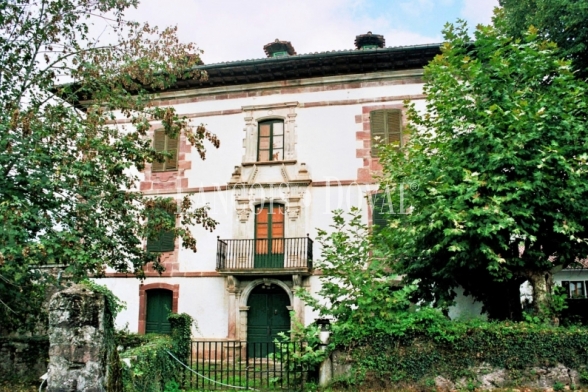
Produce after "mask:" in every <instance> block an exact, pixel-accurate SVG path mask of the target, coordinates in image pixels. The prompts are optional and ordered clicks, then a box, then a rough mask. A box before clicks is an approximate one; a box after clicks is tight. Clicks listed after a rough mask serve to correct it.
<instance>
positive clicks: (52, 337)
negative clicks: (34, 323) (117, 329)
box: [47, 285, 108, 392]
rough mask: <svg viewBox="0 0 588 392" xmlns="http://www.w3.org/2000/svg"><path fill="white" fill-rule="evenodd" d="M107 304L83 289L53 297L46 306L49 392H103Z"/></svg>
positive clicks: (100, 297) (98, 295)
mask: <svg viewBox="0 0 588 392" xmlns="http://www.w3.org/2000/svg"><path fill="white" fill-rule="evenodd" d="M106 312H107V310H106V300H105V298H104V296H103V295H102V294H100V293H95V292H93V291H91V290H90V289H89V288H87V287H86V286H82V285H75V286H72V287H70V288H68V289H66V290H63V291H60V292H58V293H56V294H54V295H53V297H52V298H51V302H50V303H49V369H48V380H47V385H48V387H47V390H48V391H50V392H66V391H67V392H77V391H83V392H102V391H106V388H105V386H106V369H107V357H108V353H107V347H108V344H107V343H108V342H107V341H106V336H108V331H106V328H107V325H106V324H107V321H108V320H107V317H108V316H107V314H106Z"/></svg>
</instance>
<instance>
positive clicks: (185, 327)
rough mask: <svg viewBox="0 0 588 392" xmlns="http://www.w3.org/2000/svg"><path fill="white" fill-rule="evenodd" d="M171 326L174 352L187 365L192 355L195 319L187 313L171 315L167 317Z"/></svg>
mask: <svg viewBox="0 0 588 392" xmlns="http://www.w3.org/2000/svg"><path fill="white" fill-rule="evenodd" d="M167 319H168V320H169V323H170V325H171V331H172V332H171V337H172V341H173V347H172V349H173V350H172V352H173V353H174V354H175V355H176V357H178V358H179V359H180V360H181V361H184V363H187V362H188V360H189V358H190V354H191V353H192V351H191V350H192V346H191V343H192V324H193V323H194V319H193V318H192V317H191V316H190V315H188V314H186V313H180V314H176V313H170V315H169V316H168V317H167Z"/></svg>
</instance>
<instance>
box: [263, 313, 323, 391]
mask: <svg viewBox="0 0 588 392" xmlns="http://www.w3.org/2000/svg"><path fill="white" fill-rule="evenodd" d="M290 319H291V320H292V321H293V323H294V328H293V330H292V331H290V333H289V334H285V333H283V332H280V333H279V339H276V340H275V341H274V342H275V343H276V348H277V349H278V351H277V352H276V353H273V354H271V355H270V358H274V357H275V358H276V359H277V360H279V361H281V363H282V366H285V367H286V369H288V370H289V371H290V372H292V377H302V376H303V374H306V373H308V372H310V373H313V372H315V371H316V370H317V369H318V367H319V366H320V364H321V363H322V362H323V361H324V360H325V359H326V358H327V357H328V356H329V353H330V351H329V350H327V349H326V347H321V341H320V339H319V332H320V329H319V327H318V326H317V325H316V324H310V325H308V326H306V327H305V326H304V325H303V324H302V323H301V322H300V321H299V320H298V318H297V317H296V314H295V313H294V312H290ZM296 381H298V383H299V384H300V385H302V383H301V382H302V380H295V382H294V383H293V384H295V383H296ZM307 381H308V380H307ZM307 387H308V386H307V385H306V384H305V388H307Z"/></svg>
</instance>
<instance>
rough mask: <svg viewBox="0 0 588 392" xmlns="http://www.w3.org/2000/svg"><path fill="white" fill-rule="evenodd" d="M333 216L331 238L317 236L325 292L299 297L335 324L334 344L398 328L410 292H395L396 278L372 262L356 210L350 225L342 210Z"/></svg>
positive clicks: (302, 292)
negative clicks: (377, 331) (378, 331)
mask: <svg viewBox="0 0 588 392" xmlns="http://www.w3.org/2000/svg"><path fill="white" fill-rule="evenodd" d="M333 213H334V217H333V220H334V224H333V225H331V228H332V230H331V232H330V233H327V232H326V231H324V230H319V233H318V236H317V242H318V243H319V244H320V246H321V247H322V257H321V259H320V260H317V261H316V263H315V265H316V267H317V268H318V269H320V270H321V271H322V275H321V276H320V280H321V289H320V291H319V292H318V293H317V297H313V296H311V295H310V294H309V293H307V292H306V291H305V290H300V291H299V292H298V293H297V294H298V295H299V296H300V297H302V298H303V299H304V300H305V302H306V303H307V304H308V305H309V306H311V307H312V308H313V309H315V310H318V311H319V312H320V315H321V316H325V317H330V318H333V319H335V320H336V321H337V322H336V324H335V325H334V326H333V328H334V332H335V333H334V338H335V339H336V338H337V337H340V338H341V339H343V340H345V339H347V338H354V337H355V338H360V337H363V336H368V335H369V334H370V333H371V332H372V331H374V330H388V329H389V328H391V327H393V326H396V325H397V324H396V322H397V321H399V322H402V320H400V318H402V317H404V316H402V317H399V314H404V313H403V312H406V311H408V310H409V308H410V307H411V304H410V301H409V300H408V298H407V295H406V294H407V293H408V292H410V291H411V290H412V289H411V287H398V286H395V284H396V283H398V279H397V278H396V277H395V275H391V274H390V272H389V270H388V269H387V265H386V264H385V263H383V262H382V260H381V259H379V258H376V257H373V254H372V253H371V252H370V250H371V249H373V245H372V242H371V241H370V238H369V230H368V227H367V226H366V225H365V224H364V223H362V215H361V211H360V210H358V209H357V208H352V209H351V211H350V212H349V213H348V214H347V215H348V219H346V217H345V216H344V213H343V211H341V210H336V211H334V212H333ZM343 336H346V338H343Z"/></svg>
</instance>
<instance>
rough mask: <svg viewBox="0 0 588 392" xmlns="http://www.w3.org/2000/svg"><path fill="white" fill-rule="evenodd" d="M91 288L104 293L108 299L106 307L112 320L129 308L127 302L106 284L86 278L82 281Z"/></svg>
mask: <svg viewBox="0 0 588 392" xmlns="http://www.w3.org/2000/svg"><path fill="white" fill-rule="evenodd" d="M80 283H81V284H83V285H84V286H86V287H88V288H89V289H90V290H92V291H94V292H97V293H100V294H102V295H104V298H105V299H106V307H107V309H108V312H109V314H110V317H111V318H112V320H114V319H116V316H117V315H118V314H119V313H120V312H121V311H122V310H125V309H126V308H127V304H126V303H125V302H124V301H121V300H120V299H119V298H118V297H117V296H116V295H114V293H113V292H112V291H110V289H109V288H108V287H106V286H103V285H101V284H98V283H96V282H95V281H92V280H88V279H84V280H82V281H81V282H80Z"/></svg>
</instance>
